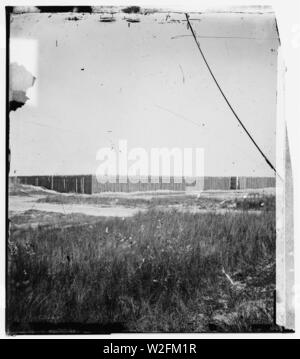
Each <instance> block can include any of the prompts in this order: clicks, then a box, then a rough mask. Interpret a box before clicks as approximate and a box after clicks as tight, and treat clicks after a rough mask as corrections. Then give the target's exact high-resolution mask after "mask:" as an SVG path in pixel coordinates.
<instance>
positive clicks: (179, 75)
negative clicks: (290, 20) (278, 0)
mask: <svg viewBox="0 0 300 359" xmlns="http://www.w3.org/2000/svg"><path fill="white" fill-rule="evenodd" d="M72 16H78V17H80V18H81V20H80V21H66V18H67V17H72ZM114 16H115V18H116V21H115V22H112V23H102V22H99V19H100V15H99V14H92V15H89V14H85V15H81V14H74V13H73V14H52V16H51V17H49V15H48V14H24V15H14V21H13V23H12V24H11V34H12V37H13V38H26V39H33V40H36V41H37V42H38V44H39V46H38V69H39V71H38V78H37V81H38V84H39V87H38V95H39V96H38V103H37V106H35V107H30V106H27V105H26V106H24V108H22V109H19V110H17V111H16V112H15V113H12V114H11V141H10V146H11V151H12V159H11V169H12V170H11V173H12V174H17V175H22V174H54V173H56V174H75V173H76V174H78V173H95V171H96V168H97V166H98V163H97V161H96V153H97V151H98V150H99V148H102V147H106V146H112V147H113V146H114V144H115V143H117V141H118V140H119V139H124V138H125V139H127V140H128V144H129V147H143V148H145V149H146V150H147V151H149V150H150V149H151V148H152V147H167V148H172V147H179V148H185V147H194V148H195V147H198V148H203V149H204V153H205V168H204V170H205V174H206V175H218V176H226V175H237V176H251V175H254V176H271V175H272V174H273V173H272V171H271V170H270V168H269V167H268V166H267V164H266V162H265V161H264V160H263V159H262V157H261V156H260V154H259V153H258V151H257V149H256V148H255V147H254V146H253V144H252V143H251V142H250V140H249V138H248V137H247V136H246V134H245V133H244V131H243V130H242V129H241V127H240V126H239V125H238V123H237V121H236V119H235V118H234V117H233V115H232V113H231V111H230V110H229V108H228V106H227V105H226V103H225V102H224V99H223V98H222V96H221V95H220V93H219V91H218V89H217V88H216V86H215V84H214V83H213V81H212V79H211V77H210V75H209V73H208V71H207V68H206V67H205V65H204V63H203V60H202V58H201V56H200V54H199V51H198V49H197V47H196V44H195V42H194V40H193V38H192V37H191V32H190V30H189V29H187V25H186V22H184V21H182V20H184V18H185V17H184V14H172V13H170V17H169V18H166V17H167V16H168V14H166V13H156V14H151V15H134V16H133V17H135V18H139V19H140V22H139V23H131V24H130V26H129V25H128V24H129V23H128V22H127V21H126V19H124V17H125V18H127V17H129V15H125V14H123V13H120V14H115V15H114ZM179 20H180V21H179ZM274 20H275V18H274V15H273V14H272V13H270V14H263V15H253V14H251V15H248V14H223V13H221V14H213V13H208V14H202V15H197V14H192V15H191V22H192V24H193V27H194V29H195V31H196V33H197V34H198V35H199V36H204V37H201V38H200V43H201V46H202V48H203V51H204V52H205V54H206V57H207V59H208V61H209V63H210V65H211V67H212V69H213V71H214V73H215V75H216V77H217V79H218V81H219V83H220V84H221V86H222V88H223V89H224V92H225V93H226V95H227V97H228V98H229V100H230V102H231V103H232V105H233V107H234V109H235V110H236V112H237V113H238V114H239V116H240V118H241V119H242V120H243V122H244V123H245V125H246V127H247V128H248V129H249V131H250V133H251V134H252V135H253V137H254V138H255V140H256V141H257V143H258V144H259V145H260V146H261V148H262V149H263V151H264V152H265V153H266V155H267V156H268V158H269V159H270V160H271V162H272V163H275V157H276V156H275V135H276V122H275V118H276V61H277V47H278V39H277V32H276V28H275V21H274ZM82 69H83V70H82Z"/></svg>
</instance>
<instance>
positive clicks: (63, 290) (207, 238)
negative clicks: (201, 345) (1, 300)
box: [7, 197, 276, 333]
mask: <svg viewBox="0 0 300 359" xmlns="http://www.w3.org/2000/svg"><path fill="white" fill-rule="evenodd" d="M49 198H50V197H49ZM157 200H158V199H157ZM171 200H174V198H173V197H172V199H171ZM253 201H254V203H256V199H254V200H253ZM268 201H270V204H268V205H267V206H266V205H265V202H262V200H261V199H260V200H259V205H258V207H259V208H260V209H262V210H261V211H260V214H257V213H251V212H249V211H247V210H245V211H243V212H242V213H241V212H235V211H231V212H228V213H226V214H217V213H196V214H192V213H182V212H178V211H176V210H172V211H168V212H166V211H160V210H159V209H157V208H155V207H154V208H149V210H148V211H147V212H143V213H138V214H137V215H135V216H133V217H129V218H125V219H122V218H97V220H94V219H93V221H90V223H86V222H87V221H86V219H85V224H84V225H80V218H78V223H77V225H76V226H75V225H71V226H61V227H59V228H57V227H45V226H38V227H34V228H31V227H27V228H22V227H20V226H14V222H13V223H12V226H11V233H10V238H9V243H8V283H7V288H8V295H7V319H8V324H9V325H8V329H9V331H10V332H12V333H13V332H30V331H33V330H36V328H40V327H39V325H40V324H41V323H43V324H45V323H48V324H53V325H56V324H57V327H56V330H59V329H57V328H60V330H62V331H65V330H66V328H68V330H70V328H71V329H72V328H76V325H77V324H79V323H80V324H84V325H86V326H88V325H94V327H93V328H94V330H95V331H97V332H100V331H104V332H106V331H118V332H120V331H129V332H211V331H225V332H226V331H234V332H241V331H247V332H248V331H260V330H267V331H272V330H275V327H273V315H274V313H273V310H274V306H273V304H274V301H273V291H274V289H275V235H276V228H275V211H274V208H273V207H272V203H273V202H272V200H268ZM271 202H272V203H271ZM261 203H264V205H263V206H261ZM236 206H241V208H242V209H249V205H246V202H245V201H244V202H242V205H241V204H238V205H236ZM244 206H246V207H247V208H244ZM250 207H251V206H250ZM24 221H26V219H24ZM21 222H22V221H21V220H20V218H19V219H17V220H16V223H18V224H20V223H21ZM73 224H74V223H73ZM62 323H69V324H66V325H65V326H64V324H62ZM114 328H115V329H114Z"/></svg>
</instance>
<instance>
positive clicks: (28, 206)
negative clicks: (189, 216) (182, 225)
mask: <svg viewBox="0 0 300 359" xmlns="http://www.w3.org/2000/svg"><path fill="white" fill-rule="evenodd" d="M253 193H256V194H257V195H261V194H274V193H275V189H274V188H266V189H259V190H247V191H245V190H244V191H205V192H194V193H193V192H170V191H157V192H133V193H132V192H131V193H108V192H106V193H101V194H95V195H92V196H93V197H94V196H95V197H109V198H134V199H138V198H140V199H146V200H149V201H150V200H151V199H152V198H153V197H157V196H159V198H161V199H163V198H170V197H171V196H174V195H176V196H180V197H181V196H182V197H184V196H195V199H199V198H203V199H219V200H230V199H234V198H243V197H247V196H248V195H251V194H252V195H253ZM52 194H53V195H57V194H59V195H63V196H70V195H74V193H70V194H67V193H66V194H61V193H57V192H55V191H49V190H46V189H44V188H42V187H35V186H27V185H17V186H14V187H13V188H10V194H9V205H8V209H9V214H10V216H13V215H15V214H21V213H24V212H26V211H30V210H34V211H42V212H54V213H61V214H65V215H68V214H74V213H78V214H84V215H87V216H96V217H130V216H133V215H134V214H136V213H137V212H139V211H145V210H147V207H145V206H136V207H132V206H131V207H126V206H121V205H117V204H111V205H99V204H87V203H80V204H78V203H76V204H75V203H74V204H72V203H68V204H61V203H48V202H38V200H39V199H41V198H45V197H46V196H48V195H52ZM78 196H82V197H86V196H87V197H91V195H82V194H78ZM157 208H158V209H160V210H168V211H169V210H172V209H176V210H178V211H183V212H190V213H207V212H214V213H220V214H224V213H226V212H228V211H230V210H232V209H230V208H218V207H216V208H206V209H205V208H199V206H197V205H195V206H193V205H189V206H185V205H183V204H178V205H177V204H173V205H167V206H163V205H159V206H157ZM235 212H239V211H238V210H236V209H235ZM252 212H255V213H256V212H257V213H258V214H259V213H260V211H252Z"/></svg>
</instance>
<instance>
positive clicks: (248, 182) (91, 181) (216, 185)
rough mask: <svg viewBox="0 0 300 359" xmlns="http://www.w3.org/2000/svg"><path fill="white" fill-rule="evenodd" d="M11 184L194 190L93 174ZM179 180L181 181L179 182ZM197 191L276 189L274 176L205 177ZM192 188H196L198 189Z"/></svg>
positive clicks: (173, 182) (189, 185)
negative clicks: (99, 178) (101, 178)
mask: <svg viewBox="0 0 300 359" xmlns="http://www.w3.org/2000/svg"><path fill="white" fill-rule="evenodd" d="M9 180H10V182H17V183H21V184H27V185H33V186H41V187H44V188H47V189H50V190H54V191H57V192H62V193H72V192H73V193H85V194H92V193H101V192H139V191H142V192H143V191H158V190H168V191H186V190H193V188H194V187H195V185H196V180H195V181H194V182H191V181H185V179H184V178H182V179H180V178H174V177H170V180H169V182H168V183H165V182H166V180H167V179H166V178H163V177H161V176H160V177H156V178H155V179H153V178H151V177H150V176H149V177H143V178H136V180H134V181H130V179H129V178H128V179H126V178H125V179H124V178H122V177H119V176H117V177H116V181H115V182H114V183H111V182H104V181H103V180H100V181H99V180H98V179H97V177H96V176H94V175H76V176H18V177H10V178H9ZM180 180H181V181H180ZM198 183H200V187H197V188H198V189H203V190H204V191H205V190H206V191H207V190H225V191H226V190H238V189H241V190H242V189H255V188H267V187H275V185H276V179H275V176H274V177H237V176H232V177H229V176H228V177H213V176H210V177H209V176H205V177H202V178H200V180H198ZM197 188H196V187H195V189H197Z"/></svg>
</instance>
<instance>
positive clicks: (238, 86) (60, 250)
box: [6, 4, 294, 335]
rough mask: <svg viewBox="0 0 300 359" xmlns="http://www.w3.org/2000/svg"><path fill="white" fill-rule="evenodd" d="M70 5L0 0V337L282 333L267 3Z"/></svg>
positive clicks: (288, 234)
mask: <svg viewBox="0 0 300 359" xmlns="http://www.w3.org/2000/svg"><path fill="white" fill-rule="evenodd" d="M75 5H76V4H75ZM75 5H74V6H26V7H25V6H11V7H7V8H6V21H7V24H6V26H7V47H8V50H7V60H8V62H7V77H8V78H7V81H8V86H7V89H8V91H7V103H8V106H9V107H8V108H7V161H8V169H7V176H8V187H7V189H8V194H7V195H8V209H7V216H8V218H7V221H8V233H7V243H6V249H7V258H6V261H7V273H6V330H7V333H8V334H10V335H16V334H109V333H262V332H263V333H278V332H283V331H293V330H294V312H293V310H294V307H293V300H292V298H291V296H290V293H289V292H291V288H292V286H293V275H292V272H293V219H292V213H293V210H292V172H291V162H290V154H289V146H288V132H287V131H286V125H285V119H284V116H283V112H282V111H283V110H282V109H283V107H284V106H283V93H284V73H285V67H284V62H283V59H282V57H281V53H280V48H281V41H280V28H279V27H278V23H277V19H276V14H275V12H274V10H273V9H272V7H270V6H258V5H256V6H247V7H240V6H239V7H238V6H236V7H235V6H231V7H229V6H227V7H225V6H224V7H219V8H207V9H206V10H205V11H204V10H201V11H200V10H199V11H189V12H185V11H177V10H170V9H168V8H163V7H162V8H158V7H157V8H152V7H151V8H150V7H149V8H147V7H142V6H138V5H132V6H109V4H108V5H107V6H75Z"/></svg>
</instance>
